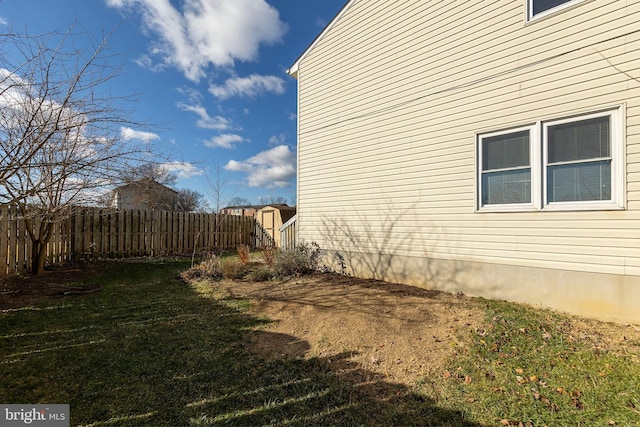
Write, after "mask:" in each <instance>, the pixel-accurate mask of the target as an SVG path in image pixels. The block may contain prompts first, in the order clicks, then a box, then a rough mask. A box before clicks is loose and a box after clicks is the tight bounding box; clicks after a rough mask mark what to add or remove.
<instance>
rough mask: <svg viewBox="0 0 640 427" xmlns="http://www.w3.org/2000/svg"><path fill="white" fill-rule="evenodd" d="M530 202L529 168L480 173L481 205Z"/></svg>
mask: <svg viewBox="0 0 640 427" xmlns="http://www.w3.org/2000/svg"><path fill="white" fill-rule="evenodd" d="M505 203H531V169H522V170H515V171H503V172H490V173H485V174H482V205H483V206H484V205H501V204H505Z"/></svg>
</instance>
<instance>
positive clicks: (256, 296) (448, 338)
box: [219, 274, 484, 384]
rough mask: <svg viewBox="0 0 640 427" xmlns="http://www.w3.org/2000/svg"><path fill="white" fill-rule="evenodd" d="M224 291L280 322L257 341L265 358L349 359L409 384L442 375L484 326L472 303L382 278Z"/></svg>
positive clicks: (232, 286) (328, 278) (250, 285)
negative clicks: (466, 340)
mask: <svg viewBox="0 0 640 427" xmlns="http://www.w3.org/2000/svg"><path fill="white" fill-rule="evenodd" d="M219 286H220V288H221V289H222V290H223V292H224V293H225V295H226V296H229V297H235V298H249V299H251V300H252V301H253V302H254V307H253V314H254V315H256V316H260V317H266V318H268V319H271V320H274V323H273V324H271V325H270V326H268V327H267V330H268V331H269V332H270V333H269V334H256V335H255V338H254V339H255V342H254V343H253V344H254V346H255V348H256V349H257V351H259V352H260V353H262V354H263V355H270V356H271V357H273V358H277V357H283V356H304V357H313V356H318V357H324V358H327V357H328V358H329V359H330V360H331V357H332V356H333V355H336V357H343V355H345V354H347V355H349V356H350V357H349V359H350V360H351V361H352V362H355V363H356V364H358V365H359V366H360V367H361V368H363V369H366V370H367V371H370V372H374V373H378V374H383V375H384V376H385V377H387V378H388V379H389V380H391V381H394V382H402V383H407V384H410V383H413V382H415V381H416V380H417V379H418V378H423V377H427V376H429V375H432V374H436V373H437V374H442V372H444V366H445V364H446V363H447V361H448V359H449V358H450V357H451V356H453V355H454V354H455V353H456V352H459V351H461V350H462V349H463V348H464V346H465V345H466V344H465V343H464V338H462V339H461V337H464V336H466V332H467V331H469V330H471V329H472V328H476V327H482V326H481V325H482V324H483V322H484V313H483V311H482V309H481V308H480V307H479V305H478V304H476V303H475V302H474V301H473V300H472V299H470V298H466V297H464V296H462V295H459V296H456V295H451V294H447V293H442V292H436V291H429V290H424V289H420V288H416V287H411V286H406V285H401V284H393V283H386V282H381V281H377V280H365V279H357V278H352V277H345V276H339V275H332V274H323V275H314V276H310V277H302V278H298V279H293V280H290V281H287V282H284V283H283V282H276V283H274V282H237V281H234V282H230V281H224V282H221V283H220V285H219ZM278 336H282V337H285V338H283V340H279V339H277V337H278ZM291 336H293V337H296V340H294V341H292V340H291ZM274 337H275V338H274Z"/></svg>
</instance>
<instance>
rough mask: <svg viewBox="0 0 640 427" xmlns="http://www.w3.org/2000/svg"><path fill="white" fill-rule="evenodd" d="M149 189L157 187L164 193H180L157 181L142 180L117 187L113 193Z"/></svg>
mask: <svg viewBox="0 0 640 427" xmlns="http://www.w3.org/2000/svg"><path fill="white" fill-rule="evenodd" d="M149 187H155V188H156V189H159V190H163V191H167V192H172V193H174V194H178V192H177V191H176V190H174V189H173V188H170V187H167V186H166V185H163V184H160V183H159V182H157V181H153V180H151V181H147V180H142V181H135V182H130V183H129V184H125V185H121V186H120V187H116V188H115V189H114V190H113V191H123V190H128V189H132V190H138V189H140V188H149Z"/></svg>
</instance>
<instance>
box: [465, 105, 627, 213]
mask: <svg viewBox="0 0 640 427" xmlns="http://www.w3.org/2000/svg"><path fill="white" fill-rule="evenodd" d="M621 116H622V113H621V111H620V109H615V110H609V111H603V112H599V113H593V114H588V115H583V116H578V117H571V118H567V119H561V120H550V121H544V122H538V123H535V124H532V125H530V126H527V127H522V128H516V129H512V130H507V131H500V132H493V133H487V134H481V135H478V208H479V210H480V211H494V212H496V211H523V210H586V209H589V210H596V209H621V208H623V207H624V193H623V187H624V166H623V163H624V138H623V131H622V118H621Z"/></svg>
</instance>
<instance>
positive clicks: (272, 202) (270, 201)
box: [258, 196, 287, 205]
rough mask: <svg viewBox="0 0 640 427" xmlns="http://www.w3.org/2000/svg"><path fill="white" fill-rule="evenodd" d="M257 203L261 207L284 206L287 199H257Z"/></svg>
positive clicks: (274, 197) (269, 197)
mask: <svg viewBox="0 0 640 427" xmlns="http://www.w3.org/2000/svg"><path fill="white" fill-rule="evenodd" d="M258 201H259V202H260V203H262V204H263V205H286V204H287V198H286V197H282V196H267V197H258Z"/></svg>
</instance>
